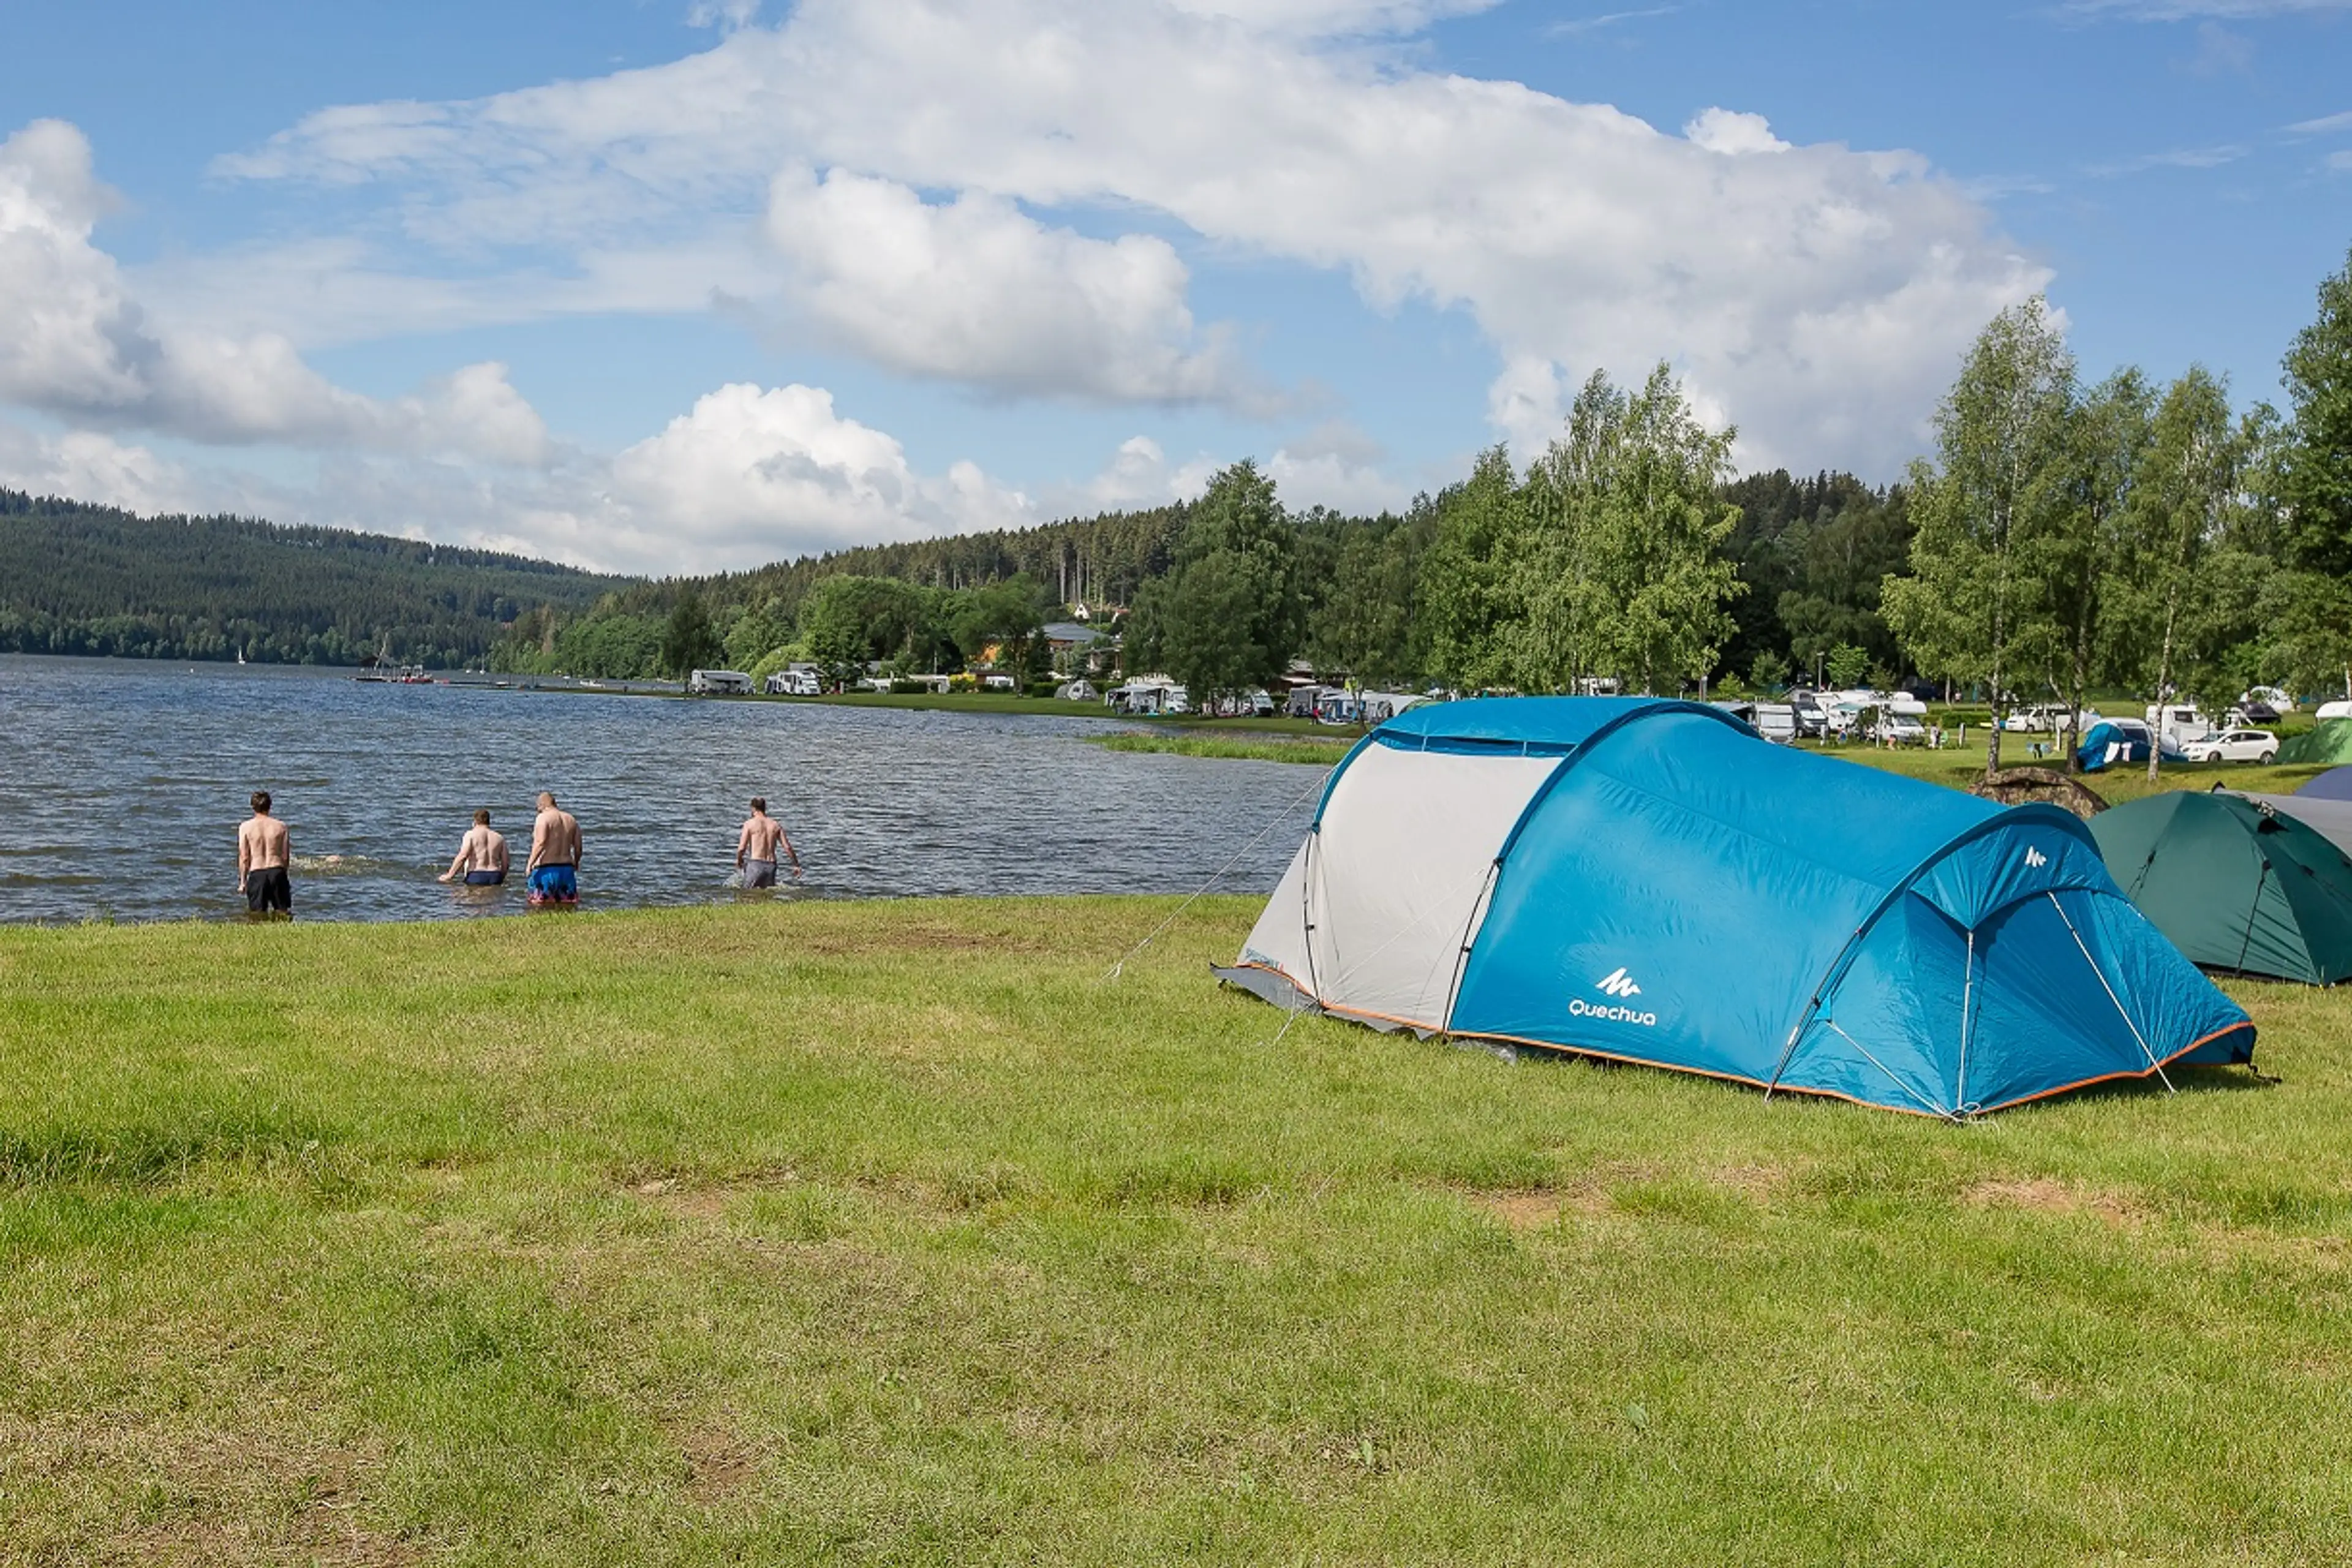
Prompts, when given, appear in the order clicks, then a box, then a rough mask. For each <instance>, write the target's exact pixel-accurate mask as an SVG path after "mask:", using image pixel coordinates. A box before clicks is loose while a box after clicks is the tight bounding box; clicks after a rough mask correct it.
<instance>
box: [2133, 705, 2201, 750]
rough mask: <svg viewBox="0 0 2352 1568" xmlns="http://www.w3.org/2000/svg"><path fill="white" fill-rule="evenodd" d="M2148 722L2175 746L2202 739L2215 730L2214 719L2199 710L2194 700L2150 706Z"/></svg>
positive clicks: (2166, 740) (2167, 741)
mask: <svg viewBox="0 0 2352 1568" xmlns="http://www.w3.org/2000/svg"><path fill="white" fill-rule="evenodd" d="M2147 722H2148V726H2149V728H2151V729H2153V730H2155V731H2156V732H2157V733H2158V734H2159V735H2161V736H2162V737H2163V738H2164V740H2165V742H2166V743H2168V744H2169V745H2173V746H2185V745H2187V744H2188V743H2189V742H2191V741H2201V740H2203V739H2204V738H2205V737H2206V736H2208V735H2210V734H2211V733H2212V732H2213V724H2212V721H2210V720H2209V719H2207V718H2206V717H2205V715H2204V714H2202V713H2200V712H2199V711H2197V704H2195V703H2194V702H2166V703H2161V704H2159V705H2158V706H2157V707H2154V708H2150V709H2149V710H2147Z"/></svg>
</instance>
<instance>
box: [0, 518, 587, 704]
mask: <svg viewBox="0 0 2352 1568" xmlns="http://www.w3.org/2000/svg"><path fill="white" fill-rule="evenodd" d="M631 581H632V580H630V579H626V578H616V577H604V576H599V575H596V574H593V573H587V572H580V571H576V570H574V569H572V568H571V567H568V566H557V565H553V564H551V563H547V562H543V561H531V560H528V559H526V558H524V557H522V556H519V555H505V554H500V553H499V552H495V551H488V550H458V549H452V548H450V547H449V546H447V545H438V544H430V543H426V542H422V541H418V540H410V539H394V538H390V537H388V536H386V535H383V534H374V533H353V532H350V531H346V530H342V529H335V528H300V527H280V526H278V525H277V524H274V523H268V522H263V521H259V520H257V519H253V518H240V517H140V516H138V515H136V514H135V513H131V512H127V511H120V510H115V509H114V508H112V507H97V506H87V505H83V504H82V503H80V502H78V501H70V500H57V499H54V498H49V497H43V498H39V499H35V498H34V497H31V496H27V495H25V494H23V493H22V492H19V491H15V490H7V489H0V652H8V653H62V654H111V655H115V656H118V657H121V658H178V659H226V658H236V656H237V654H238V653H239V651H242V652H243V653H244V654H245V657H246V658H248V659H251V660H253V661H254V662H256V663H281V664H346V665H347V664H357V663H359V662H360V661H361V659H362V658H366V657H367V656H369V655H371V654H379V653H383V652H384V651H385V650H386V649H387V647H388V648H389V652H390V657H391V658H393V659H394V660H396V661H398V662H402V663H409V664H423V665H428V666H432V667H434V668H457V667H462V666H466V665H478V664H480V663H482V662H484V660H485V659H486V658H488V654H489V650H490V648H491V647H492V646H493V645H494V644H495V643H497V641H498V640H499V637H501V636H502V635H503V634H504V633H505V632H506V630H507V628H508V627H509V626H510V625H511V624H512V623H513V621H514V620H515V618H516V617H517V616H520V615H523V614H525V613H526V612H529V611H532V610H535V609H539V608H541V607H552V608H554V609H555V610H557V611H558V612H559V613H563V612H570V613H575V614H576V613H578V612H581V611H584V610H586V609H587V608H588V607H589V606H590V605H593V604H594V603H595V602H596V600H597V599H598V598H599V597H601V596H602V595H604V594H607V593H609V592H612V591H613V590H614V589H616V588H622V587H625V586H628V585H629V584H630V583H631Z"/></svg>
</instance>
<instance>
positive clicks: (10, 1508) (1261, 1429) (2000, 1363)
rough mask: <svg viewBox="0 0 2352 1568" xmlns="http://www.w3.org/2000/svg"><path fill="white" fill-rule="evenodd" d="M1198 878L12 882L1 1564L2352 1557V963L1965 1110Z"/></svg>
mask: <svg viewBox="0 0 2352 1568" xmlns="http://www.w3.org/2000/svg"><path fill="white" fill-rule="evenodd" d="M1173 907H1174V906H1173V905H1172V903H1171V902H1169V901H1167V900H1066V901H1003V902H998V901H986V902H982V901H974V902H961V903H940V902H914V901H904V902H875V903H862V904H841V903H817V902H797V903H794V902H778V903H773V904H744V905H739V906H732V907H727V908H719V909H710V910H673V911H660V912H646V913H637V914H615V915H596V916H585V917H570V918H566V917H561V916H558V917H545V918H536V919H518V920H511V921H491V922H481V923H465V924H459V923H447V924H436V925H415V926H405V927H384V926H358V925H349V926H330V925H320V924H296V925H291V926H266V927H247V926H241V925H236V926H226V925H212V926H205V925H194V924H186V925H170V926H151V927H143V928H121V929H115V928H105V927H86V928H79V929H71V930H29V929H28V930H9V931H0V1324H5V1329H0V1562H5V1563H12V1564H13V1563H76V1564H79V1563H201V1564H204V1565H205V1568H228V1565H231V1564H240V1563H262V1562H289V1561H305V1562H308V1561H318V1562H334V1563H501V1564H503V1563H549V1564H555V1563H562V1564H577V1563H810V1562H817V1563H827V1562H830V1563H1122V1564H1123V1563H1150V1562H1160V1561H1167V1560H1171V1559H1175V1558H1179V1557H1182V1558H1190V1559H1199V1560H1203V1561H1209V1562H1236V1563H1405V1562H1425V1563H1611V1564H1626V1565H1629V1568H1630V1565H1634V1564H1641V1565H1645V1568H1646V1565H1651V1564H1682V1563H1690V1564H1712V1563H1740V1564H1757V1563H1762V1564H1773V1563H1790V1564H1797V1563H1806V1564H1811V1563H1837V1562H1843V1563H1871V1564H1878V1563H1919V1564H1948V1563H2126V1562H2128V1563H2172V1564H2186V1563H2231V1564H2240V1565H2242V1564H2249V1563H2282V1564H2284V1563H2322V1562H2342V1561H2345V1560H2346V1559H2347V1554H2348V1553H2352V1464H2347V1460H2346V1456H2347V1453H2352V1250H2347V1245H2346V1241H2345V1237H2346V1233H2347V1225H2352V1141H2347V1138H2346V1137H2345V1131H2344V1130H2345V1128H2346V1126H2347V1124H2352V1059H2347V1058H2352V1052H2347V1014H2348V1013H2352V997H2346V996H2339V995H2332V994H2324V993H2316V992H2309V991H2305V990H2301V989H2297V988H2292V987H2285V986H2265V985H2242V986H2239V987H2236V988H2235V989H2236V991H2237V994H2239V995H2240V996H2241V997H2242V999H2243V1000H2244V1001H2245V1002H2246V1004H2247V1005H2249V1006H2250V1007H2251V1008H2252V1010H2253V1013H2254V1015H2255V1017H2256V1019H2257V1021H2258V1022H2259V1024H2260V1026H2261V1027H2262V1031H2263V1043H2262V1049H2261V1059H2262V1061H2263V1066H2264V1067H2265V1068H2266V1069H2268V1070H2269V1071H2270V1072H2272V1073H2274V1074H2277V1075H2279V1077H2280V1079H2282V1080H2283V1081H2280V1082H2278V1083H2275V1084H2263V1083H2258V1082H2257V1081H2256V1080H2255V1079H2252V1077H2250V1076H2249V1075H2247V1074H2245V1073H2244V1072H2242V1071H2238V1072H2231V1073H2208V1074H2203V1075H2198V1074H2191V1075H2189V1081H2187V1082H2186V1083H2185V1085H2184V1089H2183V1092H2181V1093H2180V1094H2179V1095H2178V1096H2174V1097H2167V1096H2164V1095H2163V1094H2161V1093H2159V1092H2140V1091H2137V1090H2134V1091H2128V1092H2109V1093H2103V1094H2093V1095H2086V1096H2078V1097H2074V1098H2071V1099H2066V1100H2058V1101H2055V1102H2050V1103H2044V1104H2041V1105H2037V1106H2033V1107H2028V1108H2024V1109H2021V1110H2014V1111H2011V1112H2009V1113H2006V1114H2004V1115H2002V1116H2000V1117H1997V1118H1994V1119H1991V1120H1990V1121H1987V1122H1984V1123H1982V1124H1979V1125H1976V1126H1970V1127H1966V1128H1953V1127H1949V1126H1946V1125H1943V1124H1941V1123H1936V1122H1929V1121H1922V1120H1918V1119H1915V1118H1910V1117H1904V1116H1895V1115H1891V1114H1887V1113H1885V1112H1881V1111H1870V1110H1857V1109H1854V1108H1852V1107H1847V1106H1843V1105H1839V1104H1834V1103H1825V1102H1816V1101H1811V1100H1801V1099H1790V1100H1774V1101H1772V1102H1770V1103H1769V1104H1768V1103H1767V1102H1766V1101H1765V1100H1763V1099H1762V1098H1761V1097H1760V1096H1759V1095H1757V1094H1755V1093H1753V1092H1750V1091H1747V1090H1743V1089H1734V1088H1730V1087H1727V1086H1724V1085H1721V1084H1717V1083H1713V1082H1709V1081H1707V1080H1705V1079H1696V1078H1689V1077H1683V1076H1677V1075H1672V1074H1667V1073H1662V1072H1652V1071H1645V1070H1640V1069H1631V1068H1615V1069H1612V1068H1596V1067H1588V1066H1582V1065H1577V1064H1573V1063H1566V1062H1557V1061H1545V1062H1536V1061H1528V1062H1522V1063H1520V1064H1518V1065H1516V1066H1513V1065H1508V1064H1505V1063H1502V1062H1499V1061H1496V1059H1494V1058H1491V1057H1488V1056H1486V1055H1484V1054H1482V1053H1477V1052H1472V1051H1461V1050H1454V1049H1451V1048H1448V1047H1445V1046H1444V1045H1440V1044H1436V1043H1421V1042H1417V1041H1415V1040H1413V1039H1412V1038H1411V1037H1404V1038H1390V1037H1381V1036H1377V1035H1373V1034H1370V1033H1368V1032H1365V1031H1362V1030H1359V1029H1355V1028H1351V1027H1349V1026H1343V1025H1339V1024H1335V1023H1328V1022H1325V1021H1320V1020H1302V1021H1300V1022H1298V1023H1297V1024H1296V1025H1295V1026H1293V1027H1291V1028H1290V1029H1289V1030H1288V1032H1287V1033H1286V1035H1283V1036H1281V1037H1279V1038H1277V1030H1278V1028H1279V1026H1280V1024H1281V1016H1280V1015H1279V1014H1277V1013H1276V1012H1274V1011H1273V1010H1271V1009H1269V1008H1266V1007H1265V1006H1263V1005H1259V1004H1257V1003H1255V1002H1254V1001H1250V1000H1247V999H1245V998H1243V997H1240V996H1237V995H1232V994H1222V993H1220V992H1218V991H1217V990H1215V989H1214V988H1213V986H1212V985H1211V984H1210V983H1209V980H1208V977H1207V975H1206V974H1205V973H1204V971H1203V965H1204V964H1206V963H1208V962H1210V961H1211V960H1213V959H1223V958H1226V957H1229V956H1230V955H1231V953H1232V952H1233V951H1234V948H1235V947H1236V945H1237V944H1238V942H1239V940H1240V937H1241V935H1242V933H1243V931H1244V930H1245V929H1246V928H1247V926H1248V923H1249V921H1251V919H1252V918H1253V917H1254V916H1255V911H1256V901H1255V900H1244V899H1225V900H1203V901H1202V902H1201V903H1198V904H1195V905H1194V906H1192V910H1190V911H1189V912H1188V913H1186V914H1185V916H1184V917H1183V918H1182V919H1181V921H1179V923H1178V924H1177V925H1176V926H1175V927H1174V928H1173V929H1172V930H1171V931H1170V932H1169V933H1168V934H1167V935H1165V936H1163V937H1162V938H1161V939H1160V941H1159V942H1157V943H1155V944H1154V945H1153V946H1152V947H1150V948H1149V949H1147V950H1146V951H1145V952H1144V953H1143V955H1142V956H1141V957H1140V958H1139V959H1138V960H1136V961H1135V962H1132V963H1129V965H1128V967H1127V971H1126V973H1125V975H1124V977H1123V978H1122V979H1120V980H1118V982H1116V983H1109V984H1107V983H1105V981H1104V979H1103V974H1104V972H1105V970H1106V969H1107V968H1108V965H1109V963H1111V961H1112V959H1113V958H1114V957H1116V956H1117V955H1118V953H1119V952H1121V951H1123V950H1124V949H1125V948H1126V947H1127V946H1128V945H1129V943H1131V942H1133V941H1134V940H1135V939H1136V938H1137V937H1138V936H1139V935H1140V934H1141V933H1142V932H1143V931H1146V930H1148V929H1149V928H1150V926H1151V925H1152V924H1153V923H1154V922H1155V921H1158V920H1159V919H1160V918H1161V917H1162V916H1163V915H1165V914H1166V913H1167V912H1169V910H1171V909H1172V908H1173Z"/></svg>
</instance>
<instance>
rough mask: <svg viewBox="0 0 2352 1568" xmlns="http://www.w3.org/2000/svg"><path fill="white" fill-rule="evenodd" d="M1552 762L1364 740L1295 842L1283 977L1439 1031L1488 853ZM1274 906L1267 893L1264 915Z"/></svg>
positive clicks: (1339, 1001) (1332, 1001)
mask: <svg viewBox="0 0 2352 1568" xmlns="http://www.w3.org/2000/svg"><path fill="white" fill-rule="evenodd" d="M1559 765H1560V759H1559V758H1558V757H1525V756H1517V755H1504V756H1496V755H1492V754H1486V755H1480V754H1465V753H1463V752H1436V751H1431V752H1420V751H1404V750H1401V749H1399V748H1396V747H1391V746H1381V745H1374V746H1370V747H1367V748H1366V749H1365V750H1364V752H1362V753H1361V754H1360V755H1359V756H1358V757H1357V758H1356V760H1355V761H1354V762H1352V763H1349V765H1348V768H1347V770H1346V771H1345V772H1344V773H1341V774H1340V775H1339V784H1337V785H1336V786H1335V787H1334V788H1333V789H1332V792H1331V797H1330V799H1329V800H1328V801H1326V802H1325V803H1324V806H1323V816H1322V826H1321V827H1320V829H1319V830H1318V832H1317V833H1315V834H1314V835H1311V836H1310V837H1308V840H1307V846H1306V848H1305V850H1304V854H1305V856H1306V860H1305V864H1304V869H1305V872H1306V877H1307V884H1306V893H1307V898H1306V910H1307V921H1308V923H1309V924H1311V925H1312V927H1313V931H1312V932H1311V934H1310V935H1309V937H1308V941H1309V942H1310V943H1311V947H1310V950H1309V952H1308V962H1309V963H1310V965H1311V967H1310V968H1309V969H1308V970H1307V972H1306V973H1298V972H1297V971H1292V972H1291V973H1292V977H1293V978H1294V979H1295V980H1297V981H1299V982H1302V983H1304V984H1307V987H1308V988H1309V989H1310V990H1312V991H1313V992H1314V994H1315V996H1316V999H1317V1000H1318V1001H1319V1002H1320V1003H1322V1004H1323V1005H1325V1006H1326V1007H1332V1008H1338V1009H1341V1010H1343V1011H1347V1012H1353V1013H1360V1014H1363V1015H1365V1016H1368V1017H1372V1018H1378V1019H1382V1020H1386V1021H1391V1022H1397V1023H1405V1024H1412V1025H1415V1026H1419V1027H1422V1028H1424V1029H1437V1028H1442V1027H1443V1026H1444V1022H1445V1005H1446V999H1447V996H1448V994H1450V993H1451V991H1452V989H1453V984H1454V972H1455V969H1456V967H1457V966H1458V964H1459V963H1460V961H1461V957H1462V949H1463V946H1464V944H1465V942H1467V941H1468V940H1469V935H1470V922H1471V920H1472V918H1473V917H1474V916H1475V914H1476V913H1477V911H1478V908H1479V905H1480V901H1481V900H1482V898H1483V896H1484V894H1485V892H1486V877H1487V873H1488V872H1489V871H1490V870H1492V869H1493V868H1494V863H1495V857H1496V855H1498V854H1500V853H1501V852H1502V848H1503V841H1504V840H1505V839H1506V838H1507V837H1510V833H1511V828H1512V826H1514V825H1515V824H1516V823H1517V821H1518V820H1519V816H1520V814H1521V813H1522V812H1524V811H1525V810H1526V809H1527V805H1528V801H1530V800H1531V799H1533V798H1534V797H1535V794H1536V792H1537V791H1538V789H1540V788H1541V787H1542V786H1543V783H1544V781H1545V780H1546V779H1547V778H1549V777H1550V775H1551V773H1552V770H1553V769H1555V768H1557V767H1559ZM1441 801H1442V802H1444V809H1442V810H1432V809H1431V807H1432V803H1433V802H1441ZM1280 909H1281V900H1280V896H1279V895H1277V897H1276V902H1275V903H1274V904H1270V905H1269V906H1268V907H1267V911H1266V918H1267V919H1268V920H1274V919H1277V918H1279V916H1280ZM1261 923H1263V922H1261ZM1253 942H1254V944H1255V938H1253Z"/></svg>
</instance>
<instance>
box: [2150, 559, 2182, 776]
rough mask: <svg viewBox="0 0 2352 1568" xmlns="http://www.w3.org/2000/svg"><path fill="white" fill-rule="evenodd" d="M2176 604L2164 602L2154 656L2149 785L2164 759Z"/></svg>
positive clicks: (2172, 599)
mask: <svg viewBox="0 0 2352 1568" xmlns="http://www.w3.org/2000/svg"><path fill="white" fill-rule="evenodd" d="M2176 592H2177V590H2176ZM2177 602H2178V601H2177V599H2175V598H2167V599H2166V600H2165V605H2164V646H2163V647H2162V648H2161V650H2160V651H2158V654H2157V656H2156V721H2155V722H2154V723H2152V724H2150V725H2149V726H2148V727H2147V730H2148V747H2147V782H2148V783H2150V784H2154V783H2156V777H2157V769H2158V764H2159V763H2161V762H2162V761H2163V759H2164V704H2165V701H2166V698H2165V693H2166V692H2167V691H2168V690H2169V689H2171V686H2172V626H2173V621H2174V618H2175V605H2176V604H2177Z"/></svg>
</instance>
